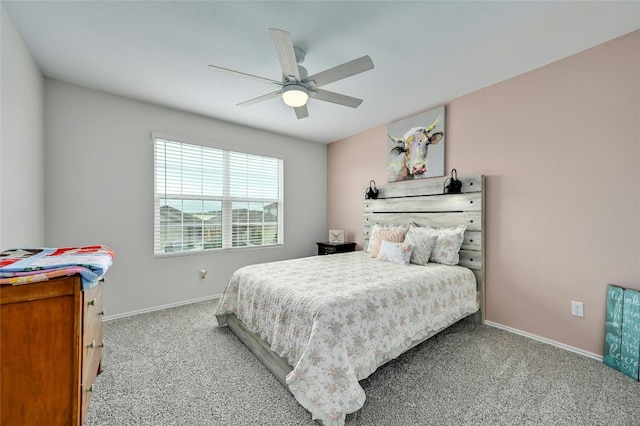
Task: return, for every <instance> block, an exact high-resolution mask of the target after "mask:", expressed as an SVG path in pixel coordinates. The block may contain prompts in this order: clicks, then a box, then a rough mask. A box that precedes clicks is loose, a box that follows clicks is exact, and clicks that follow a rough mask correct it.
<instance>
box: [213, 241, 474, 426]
mask: <svg viewBox="0 0 640 426" xmlns="http://www.w3.org/2000/svg"><path fill="white" fill-rule="evenodd" d="M477 310H478V304H477V299H476V280H475V276H474V274H473V272H472V271H471V270H469V269H467V268H464V267H461V266H445V265H439V264H435V263H434V264H431V263H430V264H428V265H426V266H419V265H413V264H411V265H409V266H404V265H396V264H393V263H389V262H385V261H380V260H376V259H372V258H370V257H369V256H368V254H367V253H364V252H352V253H344V254H336V255H331V256H314V257H308V258H302V259H293V260H285V261H280V262H272V263H264V264H258V265H251V266H246V267H244V268H240V269H238V270H237V271H236V272H235V273H234V274H233V276H232V277H231V280H230V282H229V284H228V285H227V288H226V289H225V291H224V294H223V297H222V300H221V301H220V303H219V305H218V307H217V309H216V314H217V315H221V314H229V313H235V314H236V316H237V317H238V318H239V319H240V320H241V321H242V322H243V323H244V324H245V325H246V326H247V327H248V328H249V329H250V330H252V331H253V332H255V333H257V334H259V335H260V336H261V337H262V338H263V339H264V340H265V341H266V342H268V343H269V344H270V345H271V349H272V350H273V351H274V352H276V353H277V354H279V355H280V356H282V357H286V358H287V359H288V361H289V364H291V365H292V366H293V371H292V372H291V373H290V374H289V375H288V376H287V378H286V381H287V384H288V385H289V389H290V391H291V393H292V394H293V395H294V397H295V398H296V399H297V400H298V402H299V403H300V404H301V405H302V406H303V407H305V408H306V409H307V410H309V411H310V412H311V414H312V416H313V418H314V419H321V420H322V421H323V423H324V424H325V425H327V426H328V425H343V424H344V422H345V415H346V414H347V413H352V412H354V411H356V410H358V409H359V408H361V407H362V405H363V404H364V400H365V394H364V390H363V389H362V387H360V385H359V383H358V381H359V380H362V379H364V378H366V377H368V376H369V375H370V374H371V373H373V372H374V371H375V370H376V368H377V367H378V366H380V365H381V364H383V363H384V362H386V361H387V360H389V359H393V358H396V357H397V356H399V355H400V354H401V353H402V352H404V351H405V350H406V349H407V348H408V347H409V345H410V344H411V343H412V342H413V341H415V340H419V339H423V338H424V337H425V336H426V335H427V334H428V333H429V332H430V331H433V330H437V329H439V328H442V327H444V326H447V325H449V324H451V323H452V322H454V321H456V320H458V319H460V318H462V317H463V316H465V315H467V314H471V313H473V312H476V311H477Z"/></svg>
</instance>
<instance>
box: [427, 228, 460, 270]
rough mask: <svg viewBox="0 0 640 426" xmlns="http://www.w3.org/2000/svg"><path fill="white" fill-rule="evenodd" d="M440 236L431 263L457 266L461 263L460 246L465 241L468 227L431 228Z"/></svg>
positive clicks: (432, 253)
mask: <svg viewBox="0 0 640 426" xmlns="http://www.w3.org/2000/svg"><path fill="white" fill-rule="evenodd" d="M427 228H431V229H432V230H433V232H434V233H435V234H436V235H437V236H438V239H437V240H436V244H435V246H434V247H433V251H432V252H431V258H430V259H429V260H430V261H431V262H435V263H442V264H444V265H457V264H458V262H460V255H459V254H458V253H459V252H460V246H462V242H463V241H464V231H465V230H466V229H467V225H458V226H457V227H455V228H434V227H432V226H429V227H427Z"/></svg>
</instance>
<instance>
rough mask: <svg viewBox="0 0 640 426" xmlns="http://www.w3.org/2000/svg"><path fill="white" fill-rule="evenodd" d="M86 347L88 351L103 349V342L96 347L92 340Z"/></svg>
mask: <svg viewBox="0 0 640 426" xmlns="http://www.w3.org/2000/svg"><path fill="white" fill-rule="evenodd" d="M87 347H88V348H89V349H95V348H104V342H102V343H100V344H98V345H96V341H95V340H92V341H91V343H89V344H88V345H87Z"/></svg>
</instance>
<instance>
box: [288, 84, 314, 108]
mask: <svg viewBox="0 0 640 426" xmlns="http://www.w3.org/2000/svg"><path fill="white" fill-rule="evenodd" d="M308 99H309V91H308V90H307V88H306V87H304V86H302V85H300V84H290V85H288V86H285V87H283V88H282V101H283V102H284V103H285V104H286V105H288V106H290V107H292V108H297V107H301V106H303V105H305V104H306V103H307V100H308Z"/></svg>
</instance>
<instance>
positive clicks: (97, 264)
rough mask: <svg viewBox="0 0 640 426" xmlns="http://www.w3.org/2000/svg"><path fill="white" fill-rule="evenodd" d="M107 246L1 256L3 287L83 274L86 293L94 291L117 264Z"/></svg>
mask: <svg viewBox="0 0 640 426" xmlns="http://www.w3.org/2000/svg"><path fill="white" fill-rule="evenodd" d="M114 256H115V253H114V252H113V250H111V249H110V248H109V247H107V246H102V245H97V246H84V247H59V248H15V249H10V250H6V251H3V252H2V253H0V285H5V284H8V285H18V284H27V283H33V282H39V281H47V280H49V279H51V278H55V277H60V276H65V275H74V274H80V275H81V276H82V289H83V290H87V289H89V288H91V287H93V286H94V285H95V284H97V283H98V281H100V279H101V278H102V277H103V276H104V274H105V273H106V272H107V270H108V269H109V267H110V266H111V265H112V264H113V258H114Z"/></svg>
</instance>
